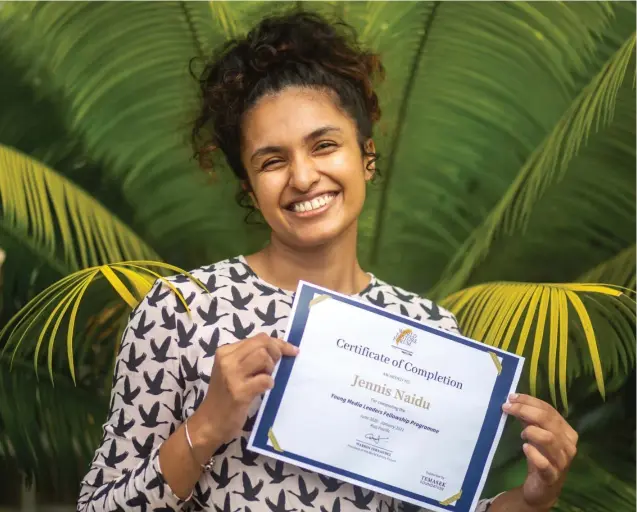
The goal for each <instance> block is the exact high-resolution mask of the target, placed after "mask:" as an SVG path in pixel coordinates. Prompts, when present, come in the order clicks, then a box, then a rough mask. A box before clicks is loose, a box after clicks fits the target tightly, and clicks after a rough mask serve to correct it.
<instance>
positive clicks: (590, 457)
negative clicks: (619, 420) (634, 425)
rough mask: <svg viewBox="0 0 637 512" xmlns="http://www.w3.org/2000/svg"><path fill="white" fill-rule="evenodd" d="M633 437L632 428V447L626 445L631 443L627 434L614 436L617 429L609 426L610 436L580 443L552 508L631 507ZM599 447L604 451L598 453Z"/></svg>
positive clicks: (595, 510) (599, 510)
mask: <svg viewBox="0 0 637 512" xmlns="http://www.w3.org/2000/svg"><path fill="white" fill-rule="evenodd" d="M634 436H635V434H634V431H633V433H632V445H633V446H632V447H629V446H628V445H627V443H630V442H631V439H630V437H626V436H622V437H620V438H618V436H617V429H613V430H612V431H611V435H609V436H607V437H605V438H604V437H602V436H596V437H595V438H594V439H591V440H588V441H586V440H585V441H583V442H581V443H580V446H579V447H578V453H577V456H576V457H575V459H574V461H573V465H572V467H571V469H570V470H569V475H568V478H567V481H566V484H565V486H564V488H563V490H562V493H561V495H560V499H559V502H558V503H557V505H556V506H555V507H554V510H556V511H558V512H576V511H580V510H586V512H610V511H613V512H614V511H618V512H619V511H626V512H628V511H632V510H635V503H636V495H635V451H634ZM617 441H621V442H622V443H621V444H620V443H619V442H617ZM624 443H626V444H624ZM600 448H605V450H604V451H603V452H602V450H600Z"/></svg>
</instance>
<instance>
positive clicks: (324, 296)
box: [309, 295, 330, 307]
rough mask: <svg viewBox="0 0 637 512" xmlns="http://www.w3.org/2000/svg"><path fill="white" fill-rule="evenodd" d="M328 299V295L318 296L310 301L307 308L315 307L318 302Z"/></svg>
mask: <svg viewBox="0 0 637 512" xmlns="http://www.w3.org/2000/svg"><path fill="white" fill-rule="evenodd" d="M329 298H330V296H329V295H318V296H316V297H314V298H313V299H312V300H311V301H310V305H309V307H312V306H315V305H316V304H318V303H319V302H323V301H324V300H325V299H329Z"/></svg>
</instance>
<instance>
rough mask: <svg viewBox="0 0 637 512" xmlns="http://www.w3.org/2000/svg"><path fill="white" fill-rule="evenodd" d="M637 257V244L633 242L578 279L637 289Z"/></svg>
mask: <svg viewBox="0 0 637 512" xmlns="http://www.w3.org/2000/svg"><path fill="white" fill-rule="evenodd" d="M636 259H637V253H636V252H635V244H633V245H631V246H630V247H626V248H625V249H623V250H622V251H620V252H619V253H617V254H616V255H615V256H613V257H612V258H609V259H608V260H606V261H603V262H601V263H600V264H598V265H597V266H596V267H595V268H592V269H590V270H589V271H588V272H586V273H585V274H583V275H582V276H581V277H580V279H578V280H579V281H582V282H588V283H600V282H605V283H612V284H614V285H617V286H621V287H624V288H627V289H629V290H635V260H636Z"/></svg>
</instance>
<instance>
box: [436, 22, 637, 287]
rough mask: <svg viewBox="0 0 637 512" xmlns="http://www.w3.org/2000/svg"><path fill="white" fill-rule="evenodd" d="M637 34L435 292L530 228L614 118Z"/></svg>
mask: <svg viewBox="0 0 637 512" xmlns="http://www.w3.org/2000/svg"><path fill="white" fill-rule="evenodd" d="M634 50H635V32H633V33H632V34H631V35H630V36H629V37H628V38H627V39H626V40H625V41H624V43H623V44H622V46H621V47H620V48H619V49H618V50H617V51H616V52H615V53H614V54H613V55H612V56H611V58H610V59H609V60H608V61H607V62H606V63H605V65H604V66H603V67H602V69H601V70H600V71H599V72H598V73H597V75H595V77H594V78H593V79H592V80H591V82H590V83H589V84H588V85H587V86H586V87H585V88H584V89H583V90H582V92H581V93H580V94H579V95H578V96H577V98H575V100H574V101H573V103H572V104H571V106H570V108H569V109H568V110H567V111H566V112H565V114H564V115H563V116H562V118H561V119H560V120H559V121H558V122H557V124H556V125H555V127H554V128H553V130H552V131H551V133H550V134H549V135H548V136H547V137H546V139H545V140H544V142H543V143H542V144H541V145H540V146H539V147H538V148H537V149H536V150H535V151H534V152H533V153H532V154H531V156H530V157H529V159H528V160H527V162H526V163H525V165H524V166H523V167H522V169H521V170H520V172H519V174H518V176H517V177H516V179H515V181H514V182H513V183H512V184H511V186H510V187H509V189H508V190H507V192H506V194H505V195H504V196H503V197H502V199H501V200H500V201H499V202H498V204H497V205H496V207H495V208H494V209H493V210H492V211H491V212H490V213H489V215H488V216H487V217H486V219H485V220H484V222H483V223H482V224H481V225H480V226H479V227H478V228H477V229H476V230H474V231H473V233H472V234H471V235H470V236H469V238H468V239H467V240H466V241H465V243H463V245H462V246H461V248H460V249H459V250H458V251H457V253H456V255H455V256H454V258H453V259H452V260H451V262H450V263H449V265H448V266H447V268H446V269H445V271H444V273H443V275H442V277H441V280H440V282H439V283H438V284H437V285H436V286H435V287H434V290H433V291H432V293H433V294H437V293H440V294H443V295H444V294H448V293H450V292H453V291H454V290H457V289H458V288H459V287H461V286H463V284H464V283H466V282H467V280H468V279H469V277H470V275H471V272H472V271H473V269H474V268H475V267H476V265H477V264H479V263H480V262H481V261H482V259H483V258H484V257H485V255H486V254H487V253H488V251H489V248H490V247H491V245H492V244H493V242H494V240H495V239H496V237H497V236H498V235H500V234H510V233H512V232H514V231H515V230H517V229H520V228H524V226H525V224H526V222H527V221H528V217H529V215H530V213H531V211H532V209H533V206H534V204H535V202H536V201H537V200H538V198H540V197H541V196H542V194H543V193H544V192H545V191H546V189H547V188H548V187H549V186H550V185H551V184H552V183H554V182H555V181H557V180H559V179H561V177H562V176H563V175H564V173H565V172H566V170H567V168H568V165H569V163H570V161H571V160H572V159H573V158H574V157H575V156H576V155H577V154H578V152H579V151H580V149H581V148H582V147H583V146H585V145H586V143H587V140H588V137H589V135H590V133H591V131H592V130H594V131H598V130H599V129H600V127H603V126H607V125H608V124H609V123H610V122H611V121H612V119H613V115H614V110H615V103H616V98H617V94H618V92H619V90H620V87H621V85H622V83H623V82H624V78H625V77H626V75H627V73H629V71H630V72H631V73H632V74H634V73H635V69H634V64H633V60H634V59H633V54H634Z"/></svg>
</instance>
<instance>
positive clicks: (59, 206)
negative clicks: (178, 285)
mask: <svg viewBox="0 0 637 512" xmlns="http://www.w3.org/2000/svg"><path fill="white" fill-rule="evenodd" d="M0 206H1V207H2V217H0V229H1V232H0V234H3V235H5V236H6V235H9V236H11V237H12V238H14V239H17V240H19V241H20V242H21V243H22V244H24V245H25V246H28V247H29V248H30V249H31V250H32V251H34V252H35V253H37V254H38V255H40V256H41V257H42V258H44V259H46V261H47V262H48V263H49V264H50V266H51V267H53V268H55V269H56V270H58V271H59V272H60V273H61V274H67V273H69V272H71V271H74V270H77V269H79V268H83V267H89V266H95V265H100V264H103V263H108V262H116V261H121V260H125V259H145V258H148V259H159V257H158V255H157V254H156V253H155V252H154V251H153V250H152V249H151V248H150V247H148V245H147V244H146V243H145V242H144V241H143V240H142V239H141V238H140V237H139V236H137V235H136V234H135V233H134V232H133V231H132V230H131V229H130V228H129V227H128V226H126V225H125V224H124V223H122V222H121V221H120V220H119V219H117V218H116V217H115V216H114V215H113V214H112V213H110V212H109V211H108V210H106V208H104V207H103V206H102V205H100V204H99V202H98V201H97V200H96V199H95V198H93V197H91V196H90V195H88V194H87V193H85V192H84V191H83V190H81V189H80V188H79V187H77V186H76V185H74V184H73V183H72V182H70V181H69V180H68V179H66V178H64V177H63V176H60V175H59V174H58V173H56V172H55V171H54V170H52V169H49V168H47V167H46V166H44V165H42V164H40V163H39V162H37V161H36V160H34V159H32V158H30V157H29V156H27V155H24V154H22V153H20V152H18V151H16V150H14V149H12V148H9V147H6V146H2V145H0Z"/></svg>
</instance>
